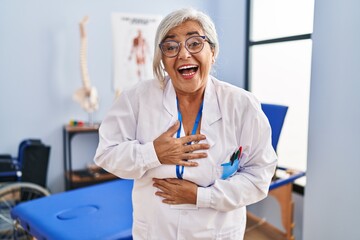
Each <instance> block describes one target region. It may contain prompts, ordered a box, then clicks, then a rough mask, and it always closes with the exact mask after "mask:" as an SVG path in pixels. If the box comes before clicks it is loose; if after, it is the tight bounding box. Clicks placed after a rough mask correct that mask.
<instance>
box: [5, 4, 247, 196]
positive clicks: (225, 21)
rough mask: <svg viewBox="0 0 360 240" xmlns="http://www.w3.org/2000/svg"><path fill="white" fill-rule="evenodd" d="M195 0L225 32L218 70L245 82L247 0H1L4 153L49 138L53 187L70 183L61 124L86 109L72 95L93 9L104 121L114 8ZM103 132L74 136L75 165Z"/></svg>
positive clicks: (165, 7) (160, 11)
mask: <svg viewBox="0 0 360 240" xmlns="http://www.w3.org/2000/svg"><path fill="white" fill-rule="evenodd" d="M189 6H192V7H195V8H198V9H200V10H202V11H205V12H207V13H209V14H210V16H211V17H213V19H214V21H215V24H216V25H217V28H218V31H219V35H220V44H221V46H220V48H221V49H220V56H219V61H218V66H217V67H218V71H217V76H218V77H219V78H221V79H223V80H225V81H229V82H232V83H234V84H236V85H238V86H243V85H244V84H243V82H244V81H243V72H242V69H243V65H244V55H243V52H244V50H243V49H244V48H245V42H244V41H245V36H244V28H245V22H244V19H245V9H244V6H245V0H241V1H236V0H228V1H220V0H212V1H207V0H197V1H191V0H182V1H178V0H153V1H147V0H121V1H118V0H107V1H99V0H1V1H0V116H1V118H0V134H1V135H0V136H1V137H0V153H9V154H11V155H13V156H17V148H18V145H19V143H20V142H21V141H22V140H23V139H25V138H40V139H42V140H43V142H45V143H46V144H48V145H50V146H51V154H50V165H49V171H48V187H49V188H50V190H51V191H52V192H59V191H62V190H63V189H64V178H63V177H64V174H63V142H62V127H63V125H64V124H66V123H68V122H69V120H71V119H76V120H85V121H86V120H87V119H88V116H87V114H86V113H85V111H84V110H82V109H81V107H80V106H79V105H78V104H77V103H75V102H74V101H73V100H72V95H73V93H74V91H75V90H76V89H78V88H80V87H81V86H82V84H81V75H80V67H79V66H80V65H79V51H80V36H79V25H78V24H79V22H80V20H81V19H82V18H83V17H84V16H85V15H89V17H90V21H89V23H88V25H87V34H88V65H89V74H90V79H91V81H92V84H93V85H94V86H96V87H97V88H98V91H99V96H100V108H99V111H97V112H96V113H95V115H94V120H95V121H101V120H102V118H103V117H104V115H105V113H106V112H107V110H108V109H109V108H110V106H111V104H112V101H113V99H114V92H113V90H112V32H111V22H110V16H111V13H112V12H126V13H140V14H141V13H142V14H156V15H163V16H164V15H166V14H167V13H169V12H170V11H172V10H174V9H178V8H181V7H189ZM96 146H97V135H96V134H89V135H81V136H79V135H78V136H76V137H74V139H73V159H74V160H76V161H75V162H74V167H75V168H82V167H84V166H85V165H86V163H87V162H91V161H92V158H93V155H94V152H95V149H96Z"/></svg>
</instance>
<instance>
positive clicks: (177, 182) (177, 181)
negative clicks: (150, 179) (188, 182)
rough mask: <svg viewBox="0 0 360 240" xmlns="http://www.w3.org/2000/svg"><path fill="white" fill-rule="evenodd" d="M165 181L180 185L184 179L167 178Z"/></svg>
mask: <svg viewBox="0 0 360 240" xmlns="http://www.w3.org/2000/svg"><path fill="white" fill-rule="evenodd" d="M166 181H167V182H168V183H171V184H174V185H181V182H182V181H184V180H181V179H177V178H167V179H166Z"/></svg>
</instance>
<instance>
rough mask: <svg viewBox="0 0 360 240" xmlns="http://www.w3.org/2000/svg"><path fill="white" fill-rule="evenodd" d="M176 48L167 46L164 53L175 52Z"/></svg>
mask: <svg viewBox="0 0 360 240" xmlns="http://www.w3.org/2000/svg"><path fill="white" fill-rule="evenodd" d="M177 48H178V47H177V46H169V47H167V48H166V51H176V50H177Z"/></svg>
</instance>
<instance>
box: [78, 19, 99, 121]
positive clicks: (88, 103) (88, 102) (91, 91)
mask: <svg viewBox="0 0 360 240" xmlns="http://www.w3.org/2000/svg"><path fill="white" fill-rule="evenodd" d="M88 20H89V17H88V16H85V17H84V18H83V20H82V21H81V22H80V37H81V38H80V41H81V42H80V45H81V46H80V67H81V75H82V83H83V87H82V88H80V89H78V90H77V91H76V92H75V93H74V95H73V99H74V100H75V101H76V102H78V103H79V104H80V106H81V107H82V108H83V109H84V110H85V111H86V112H88V113H89V117H90V119H89V120H90V121H89V122H90V123H91V124H92V119H91V113H93V112H94V111H96V110H97V109H98V107H99V99H98V93H97V89H96V88H95V87H93V86H91V83H90V78H89V72H88V67H87V59H86V58H87V36H86V31H85V25H86V24H87V22H88Z"/></svg>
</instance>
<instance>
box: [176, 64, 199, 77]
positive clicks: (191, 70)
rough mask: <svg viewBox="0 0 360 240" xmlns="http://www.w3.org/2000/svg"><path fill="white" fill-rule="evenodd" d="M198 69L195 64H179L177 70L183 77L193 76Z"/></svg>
mask: <svg viewBox="0 0 360 240" xmlns="http://www.w3.org/2000/svg"><path fill="white" fill-rule="evenodd" d="M198 69H199V66H197V65H183V66H180V67H179V68H178V69H177V70H178V72H179V73H180V74H181V75H182V76H183V77H184V78H191V77H192V76H194V75H195V74H196V72H197V70H198Z"/></svg>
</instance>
